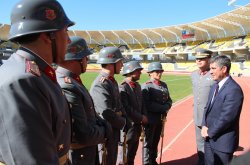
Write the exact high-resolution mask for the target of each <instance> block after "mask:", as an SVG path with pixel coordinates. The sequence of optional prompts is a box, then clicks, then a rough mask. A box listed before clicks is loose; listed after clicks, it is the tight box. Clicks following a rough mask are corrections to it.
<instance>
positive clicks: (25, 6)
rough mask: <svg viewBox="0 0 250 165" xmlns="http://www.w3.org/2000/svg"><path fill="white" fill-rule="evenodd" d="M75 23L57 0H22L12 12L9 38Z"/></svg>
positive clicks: (58, 28)
mask: <svg viewBox="0 0 250 165" xmlns="http://www.w3.org/2000/svg"><path fill="white" fill-rule="evenodd" d="M72 25H74V22H72V21H71V20H70V19H69V18H68V17H67V16H66V14H65V12H64V9H63V8H62V6H61V5H60V3H59V2H57V1H56V0H21V1H19V2H18V3H17V4H16V5H15V6H14V8H13V9H12V12H11V27H10V36H9V40H14V39H15V38H18V37H21V36H25V35H28V34H35V33H41V32H51V31H57V30H61V29H63V28H64V27H69V26H72Z"/></svg>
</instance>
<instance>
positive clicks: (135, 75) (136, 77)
mask: <svg viewBox="0 0 250 165" xmlns="http://www.w3.org/2000/svg"><path fill="white" fill-rule="evenodd" d="M131 76H132V79H133V81H137V80H140V77H141V70H140V69H137V70H135V71H134V72H133V73H132V74H131Z"/></svg>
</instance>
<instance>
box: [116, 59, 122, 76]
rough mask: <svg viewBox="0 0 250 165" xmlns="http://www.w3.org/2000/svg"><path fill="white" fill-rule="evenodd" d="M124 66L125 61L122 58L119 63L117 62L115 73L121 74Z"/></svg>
mask: <svg viewBox="0 0 250 165" xmlns="http://www.w3.org/2000/svg"><path fill="white" fill-rule="evenodd" d="M122 67H123V62H122V60H120V61H118V62H117V63H115V71H114V72H115V74H119V73H120V71H121V69H122Z"/></svg>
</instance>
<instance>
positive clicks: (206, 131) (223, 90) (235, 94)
mask: <svg viewBox="0 0 250 165" xmlns="http://www.w3.org/2000/svg"><path fill="white" fill-rule="evenodd" d="M230 68H231V61H230V59H229V58H228V57H227V56H216V57H214V58H212V59H211V61H210V72H211V75H212V78H213V80H214V81H216V82H217V83H215V84H214V85H213V87H212V88H211V90H210V93H209V96H208V102H207V105H206V108H205V112H204V116H203V121H202V131H201V135H202V137H203V138H204V139H205V163H206V165H214V164H216V165H220V164H228V163H229V162H230V160H231V159H232V157H233V153H234V151H235V150H236V149H237V147H238V144H239V119H240V113H241V109H242V104H243V99H244V96H243V92H242V89H241V87H240V86H239V85H238V84H237V83H236V82H235V81H234V80H233V79H232V77H231V76H230V75H229V71H230Z"/></svg>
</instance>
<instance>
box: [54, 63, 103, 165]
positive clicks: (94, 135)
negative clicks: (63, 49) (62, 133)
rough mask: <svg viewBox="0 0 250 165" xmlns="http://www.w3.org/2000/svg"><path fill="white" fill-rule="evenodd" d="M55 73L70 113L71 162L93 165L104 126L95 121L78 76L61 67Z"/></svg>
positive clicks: (92, 107) (87, 94) (91, 107)
mask: <svg viewBox="0 0 250 165" xmlns="http://www.w3.org/2000/svg"><path fill="white" fill-rule="evenodd" d="M56 73H57V79H58V82H59V84H60V86H61V88H62V89H63V91H64V92H65V95H66V97H67V100H68V102H69V104H70V109H71V114H72V127H73V133H72V144H71V149H72V151H71V158H72V164H73V165H80V164H88V165H94V164H95V158H96V149H97V144H98V143H103V142H104V141H105V127H104V125H102V124H101V123H100V122H99V121H97V117H96V112H95V109H94V104H93V102H92V99H91V97H90V95H89V93H88V90H87V89H86V88H85V86H84V85H83V84H82V81H81V79H80V77H79V76H77V75H75V74H73V73H72V72H70V71H69V70H67V69H65V68H62V67H58V68H57V70H56ZM99 120H100V119H99Z"/></svg>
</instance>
